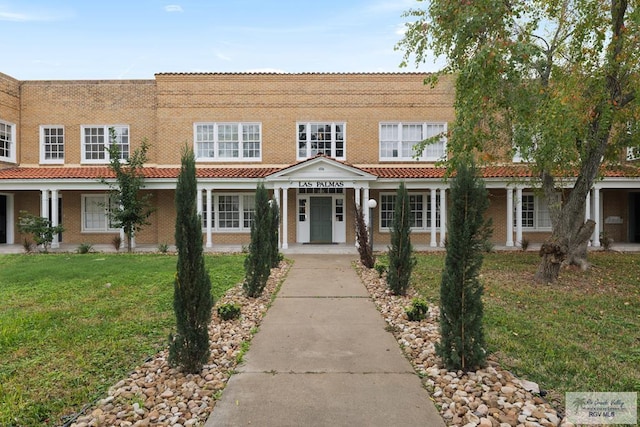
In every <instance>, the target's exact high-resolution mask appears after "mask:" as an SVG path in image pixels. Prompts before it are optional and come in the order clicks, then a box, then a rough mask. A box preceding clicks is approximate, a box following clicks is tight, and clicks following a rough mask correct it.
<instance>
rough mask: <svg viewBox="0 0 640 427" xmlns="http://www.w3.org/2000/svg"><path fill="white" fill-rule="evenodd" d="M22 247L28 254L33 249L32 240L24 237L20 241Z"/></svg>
mask: <svg viewBox="0 0 640 427" xmlns="http://www.w3.org/2000/svg"><path fill="white" fill-rule="evenodd" d="M22 247H23V248H24V251H25V252H26V253H28V254H29V253H31V252H32V251H33V242H32V241H31V240H29V239H28V238H26V237H25V238H24V240H23V241H22Z"/></svg>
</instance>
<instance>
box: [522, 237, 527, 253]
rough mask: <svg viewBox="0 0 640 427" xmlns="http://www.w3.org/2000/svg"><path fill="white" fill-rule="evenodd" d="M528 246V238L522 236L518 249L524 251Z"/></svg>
mask: <svg viewBox="0 0 640 427" xmlns="http://www.w3.org/2000/svg"><path fill="white" fill-rule="evenodd" d="M528 247H529V239H525V238H523V239H522V240H521V241H520V249H522V251H523V252H525V251H526V250H527V248H528Z"/></svg>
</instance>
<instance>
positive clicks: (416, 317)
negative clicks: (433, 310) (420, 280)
mask: <svg viewBox="0 0 640 427" xmlns="http://www.w3.org/2000/svg"><path fill="white" fill-rule="evenodd" d="M404 311H405V313H407V317H408V318H409V320H410V321H412V322H419V321H421V320H424V318H425V317H427V313H428V312H429V304H427V302H426V301H425V300H423V299H422V298H414V299H413V300H412V301H411V306H409V307H407V308H405V310H404Z"/></svg>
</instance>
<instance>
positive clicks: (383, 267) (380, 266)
mask: <svg viewBox="0 0 640 427" xmlns="http://www.w3.org/2000/svg"><path fill="white" fill-rule="evenodd" d="M373 268H374V269H375V270H376V271H377V272H378V277H382V275H383V274H385V273H386V272H387V269H388V268H389V267H387V265H386V264H384V263H382V262H380V261H378V260H376V263H375V264H374V265H373Z"/></svg>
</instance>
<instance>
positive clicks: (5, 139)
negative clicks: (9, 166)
mask: <svg viewBox="0 0 640 427" xmlns="http://www.w3.org/2000/svg"><path fill="white" fill-rule="evenodd" d="M0 160H1V161H5V162H11V163H15V162H16V125H14V124H13V123H9V122H5V121H2V120H0Z"/></svg>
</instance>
